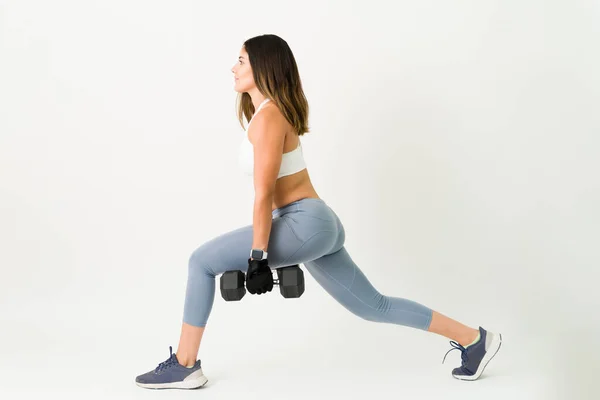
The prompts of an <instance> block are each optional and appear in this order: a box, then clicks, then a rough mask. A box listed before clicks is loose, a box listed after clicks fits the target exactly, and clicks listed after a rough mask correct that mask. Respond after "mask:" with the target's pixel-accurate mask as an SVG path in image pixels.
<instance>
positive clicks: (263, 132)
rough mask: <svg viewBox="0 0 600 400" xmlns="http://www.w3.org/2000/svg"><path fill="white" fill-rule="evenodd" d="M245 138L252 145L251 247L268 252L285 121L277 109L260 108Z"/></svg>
mask: <svg viewBox="0 0 600 400" xmlns="http://www.w3.org/2000/svg"><path fill="white" fill-rule="evenodd" d="M248 135H249V137H250V138H251V139H252V144H253V146H254V214H253V222H252V225H253V227H254V231H253V238H252V248H253V249H262V250H265V251H268V249H267V247H268V244H269V236H270V234H271V224H272V213H271V211H272V205H273V197H274V195H275V183H276V181H277V175H278V174H279V168H280V166H281V160H282V155H283V144H284V139H285V120H284V119H283V116H281V115H280V114H279V113H278V112H277V110H275V109H269V108H267V109H264V110H262V112H261V113H260V114H259V115H256V118H254V119H253V120H252V125H251V127H250V130H249V132H248ZM249 251H250V250H248V252H249Z"/></svg>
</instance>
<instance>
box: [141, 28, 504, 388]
mask: <svg viewBox="0 0 600 400" xmlns="http://www.w3.org/2000/svg"><path fill="white" fill-rule="evenodd" d="M232 72H233V74H234V77H235V90H236V91H237V92H238V93H239V96H238V106H239V108H238V119H239V121H240V124H241V125H242V127H243V118H244V117H245V118H246V120H248V121H249V122H248V127H247V134H246V135H245V137H244V139H243V140H242V143H241V145H240V149H239V151H240V153H239V160H240V165H241V168H243V170H245V171H246V172H247V173H248V174H249V175H251V176H252V177H253V183H254V191H255V198H254V214H253V223H252V225H249V226H245V227H242V228H239V229H236V230H234V231H232V232H228V233H226V234H223V235H221V236H219V237H216V238H214V239H212V240H210V241H208V242H206V243H204V244H203V245H201V246H200V247H199V248H198V249H196V250H195V251H194V252H193V253H192V255H191V257H190V259H189V266H188V281H187V289H186V297H185V305H184V310H183V324H182V329H181V336H180V340H179V346H178V349H177V352H176V353H173V351H172V348H170V353H171V354H170V357H169V358H168V359H167V360H166V361H163V362H161V363H159V364H158V366H157V367H156V368H155V369H153V370H151V371H149V372H147V373H145V374H143V375H140V376H138V377H137V378H136V383H137V384H138V385H139V386H142V387H145V388H186V389H192V388H197V387H200V386H202V385H204V384H205V383H206V382H207V379H206V377H205V376H204V375H203V373H202V369H201V366H200V360H197V359H196V358H197V355H198V351H199V347H200V341H201V339H202V334H203V333H204V329H205V327H206V324H207V321H208V318H209V315H210V311H211V308H212V305H213V301H214V296H215V277H216V276H217V275H221V274H223V273H225V272H226V271H229V270H241V271H243V272H244V273H246V282H245V283H246V289H247V290H248V292H249V293H252V294H263V293H266V292H269V291H271V290H272V288H273V276H272V272H271V268H278V267H282V266H289V265H294V264H303V265H304V267H305V268H306V270H307V271H308V272H309V273H310V274H311V275H312V277H313V278H314V279H315V280H316V281H317V282H318V283H319V284H320V285H321V286H322V287H323V288H324V289H325V290H326V291H327V292H328V293H329V294H331V296H333V297H334V298H335V299H336V300H337V301H338V302H339V303H340V304H341V305H342V306H344V307H345V308H346V309H347V310H349V311H350V312H352V313H354V314H355V315H357V316H358V317H360V318H363V319H365V320H368V321H375V322H384V323H391V324H398V325H404V326H409V327H413V328H416V329H421V330H423V331H428V332H433V333H436V334H439V335H442V336H445V337H447V338H449V339H451V341H450V343H451V345H452V346H453V347H454V348H453V349H451V350H454V349H459V350H460V351H461V353H462V365H461V366H460V367H457V368H455V369H454V370H453V371H452V376H454V377H455V378H457V379H463V380H475V379H477V378H478V377H479V376H480V375H481V373H482V372H483V370H484V368H485V366H486V365H487V363H488V362H489V361H490V360H491V358H492V357H493V356H494V355H495V354H496V352H497V351H498V349H499V348H500V344H501V341H502V338H501V335H500V334H499V333H498V334H494V333H492V332H488V331H487V330H485V329H483V328H482V327H479V329H475V328H471V327H468V326H465V325H463V324H462V323H460V322H457V321H455V320H453V319H451V318H448V317H446V316H444V315H442V314H440V313H438V312H436V311H433V310H432V309H430V308H428V307H426V306H424V305H422V304H419V303H417V302H415V301H412V300H408V299H404V298H399V297H391V296H386V295H383V294H381V293H379V292H378V291H377V289H375V288H374V287H373V286H372V285H371V283H370V282H369V280H368V279H367V278H366V277H365V275H364V274H363V272H362V271H361V270H360V269H359V267H358V266H357V265H356V264H355V263H354V262H353V261H352V258H351V257H350V255H349V254H348V252H347V251H346V248H345V247H344V238H345V232H344V226H343V225H342V222H341V221H340V219H339V218H338V216H337V215H336V213H335V212H334V211H333V210H332V209H331V208H330V207H329V206H328V205H327V204H326V202H325V201H324V200H322V199H321V198H320V197H319V195H318V194H317V192H316V190H315V188H314V187H313V185H312V183H311V180H310V176H309V174H308V170H307V166H306V163H305V161H304V158H303V154H302V144H301V142H300V137H301V136H302V135H304V134H305V133H307V132H308V131H309V128H308V103H307V100H306V97H305V96H304V92H303V90H302V84H301V81H300V76H299V73H298V68H297V65H296V61H295V58H294V56H293V54H292V51H291V50H290V48H289V46H288V44H287V42H286V41H284V40H283V39H281V38H280V37H278V36H276V35H262V36H257V37H254V38H251V39H249V40H247V41H246V42H245V43H244V45H243V46H242V49H241V51H240V55H239V60H238V62H237V63H236V64H235V66H234V67H233V68H232ZM446 354H447V353H446Z"/></svg>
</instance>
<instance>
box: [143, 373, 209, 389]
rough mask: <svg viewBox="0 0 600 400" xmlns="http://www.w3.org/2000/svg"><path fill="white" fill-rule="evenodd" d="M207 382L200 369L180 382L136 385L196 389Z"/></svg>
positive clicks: (146, 387) (148, 387)
mask: <svg viewBox="0 0 600 400" xmlns="http://www.w3.org/2000/svg"><path fill="white" fill-rule="evenodd" d="M206 382H208V379H207V378H206V377H205V376H204V375H203V374H202V371H196V372H194V373H193V374H190V376H188V377H187V378H185V379H184V380H183V381H180V382H169V383H139V382H136V385H138V386H139V387H143V388H145V389H197V388H199V387H202V386H204V385H205V384H206Z"/></svg>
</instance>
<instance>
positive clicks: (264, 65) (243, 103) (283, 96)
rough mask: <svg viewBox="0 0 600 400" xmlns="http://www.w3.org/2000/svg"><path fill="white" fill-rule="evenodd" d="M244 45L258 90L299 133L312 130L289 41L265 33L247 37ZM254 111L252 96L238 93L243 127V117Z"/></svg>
mask: <svg viewBox="0 0 600 400" xmlns="http://www.w3.org/2000/svg"><path fill="white" fill-rule="evenodd" d="M244 48H245V50H246V52H247V53H248V57H249V59H250V65H251V66H252V76H253V77H254V82H255V83H256V87H257V88H258V90H259V91H260V92H261V93H262V94H263V95H264V96H265V97H267V98H269V99H271V101H272V102H274V103H275V104H276V105H277V107H278V108H279V110H281V112H282V114H283V115H284V117H285V119H287V120H288V122H289V123H290V124H291V125H292V126H293V127H294V131H295V132H296V133H297V134H298V135H300V136H302V135H304V133H307V132H309V131H310V129H309V127H308V101H307V100H306V96H305V95H304V91H303V90H302V82H301V80H300V74H299V73H298V65H297V64H296V60H295V58H294V54H293V53H292V50H291V49H290V47H289V46H288V44H287V42H286V41H285V40H283V39H282V38H280V37H279V36H277V35H261V36H256V37H253V38H250V39H248V40H246V41H245V42H244ZM254 111H255V110H254V104H252V98H251V97H250V95H249V94H248V93H240V94H238V98H237V115H238V119H239V121H240V125H242V128H244V129H245V127H244V121H243V118H244V117H246V120H247V121H250V119H251V118H252V116H253V115H254Z"/></svg>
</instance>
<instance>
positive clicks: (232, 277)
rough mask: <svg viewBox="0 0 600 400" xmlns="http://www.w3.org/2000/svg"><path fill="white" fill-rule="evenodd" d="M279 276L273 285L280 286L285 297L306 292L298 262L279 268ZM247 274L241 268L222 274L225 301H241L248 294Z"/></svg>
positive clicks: (221, 281) (293, 296) (222, 294)
mask: <svg viewBox="0 0 600 400" xmlns="http://www.w3.org/2000/svg"><path fill="white" fill-rule="evenodd" d="M276 271H277V278H278V279H273V285H278V286H279V292H280V293H281V295H282V296H283V297H285V298H288V299H289V298H295V297H300V296H302V293H304V272H303V271H302V270H301V269H300V266H299V265H298V264H296V265H291V266H289V267H281V268H277V269H276ZM245 282H246V275H245V274H244V273H243V272H242V271H239V270H236V271H227V272H225V273H224V274H223V275H221V279H220V286H221V296H222V297H223V299H225V301H240V300H241V299H242V297H244V295H245V294H246V287H245V285H244V284H245Z"/></svg>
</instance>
